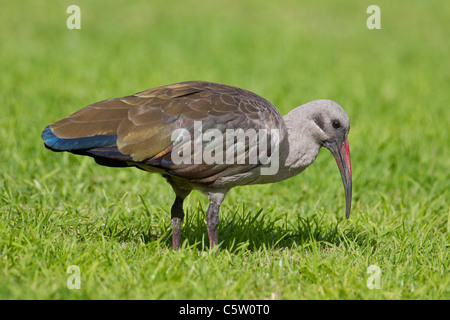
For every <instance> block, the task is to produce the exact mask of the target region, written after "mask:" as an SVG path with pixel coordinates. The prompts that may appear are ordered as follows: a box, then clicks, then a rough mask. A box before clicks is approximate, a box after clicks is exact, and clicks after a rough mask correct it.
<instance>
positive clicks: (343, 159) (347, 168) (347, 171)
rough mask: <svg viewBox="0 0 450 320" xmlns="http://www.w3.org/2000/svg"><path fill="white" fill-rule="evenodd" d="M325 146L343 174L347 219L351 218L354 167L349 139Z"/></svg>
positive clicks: (331, 142) (344, 138)
mask: <svg viewBox="0 0 450 320" xmlns="http://www.w3.org/2000/svg"><path fill="white" fill-rule="evenodd" d="M324 146H325V147H326V148H327V149H328V150H330V152H331V154H332V155H333V156H334V158H335V159H336V163H337V165H338V167H339V172H340V173H341V177H342V182H343V183H344V188H345V217H346V218H347V219H348V218H349V217H350V210H351V207H352V165H351V162H350V148H349V147H348V141H347V137H346V136H343V137H342V138H341V139H339V138H337V139H330V140H328V141H326V142H325V144H324Z"/></svg>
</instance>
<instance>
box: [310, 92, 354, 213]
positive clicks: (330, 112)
mask: <svg viewBox="0 0 450 320" xmlns="http://www.w3.org/2000/svg"><path fill="white" fill-rule="evenodd" d="M306 105H308V108H307V109H308V112H307V113H308V117H309V120H310V122H311V123H312V127H313V128H312V132H311V133H312V135H313V138H314V139H315V140H316V143H317V144H319V145H320V146H322V147H325V148H327V149H328V150H330V152H331V154H332V155H333V156H334V158H335V159H336V163H337V165H338V167H339V171H340V173H341V177H342V181H343V183H344V188H345V198H346V212H345V216H346V217H347V218H348V217H349V216H350V209H351V202H352V169H351V162H350V149H349V146H348V141H347V135H348V132H349V131H350V120H349V118H348V116H347V113H345V111H344V109H342V107H341V106H340V105H338V104H337V103H336V102H334V101H331V100H315V101H311V102H309V103H307V104H306Z"/></svg>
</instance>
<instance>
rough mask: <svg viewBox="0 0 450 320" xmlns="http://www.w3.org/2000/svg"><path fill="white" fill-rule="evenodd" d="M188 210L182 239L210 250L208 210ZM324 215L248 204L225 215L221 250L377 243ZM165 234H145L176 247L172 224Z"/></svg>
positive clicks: (185, 243) (220, 229)
mask: <svg viewBox="0 0 450 320" xmlns="http://www.w3.org/2000/svg"><path fill="white" fill-rule="evenodd" d="M199 211H200V212H190V213H189V212H188V213H187V214H186V216H185V219H184V221H183V224H182V226H181V232H182V241H183V242H184V245H185V246H190V247H196V248H198V249H200V250H209V241H208V236H207V230H206V221H205V213H204V212H202V211H203V210H202V209H200V210H199ZM323 217H324V215H321V216H320V215H319V216H312V217H307V218H303V217H300V216H297V217H295V219H292V217H291V218H290V219H288V217H287V214H285V213H284V214H283V213H280V214H275V212H265V211H264V209H259V210H258V211H257V212H252V211H249V210H246V209H245V207H244V206H242V207H241V208H239V209H237V210H235V211H234V212H233V213H230V214H227V215H224V216H223V217H222V218H221V221H220V224H219V228H218V233H219V241H220V246H221V249H223V250H227V251H229V252H233V251H236V250H242V249H243V248H245V249H246V250H250V251H254V250H259V249H261V248H290V247H293V246H302V245H306V244H309V243H317V244H319V245H323V246H324V247H325V246H330V245H331V246H339V245H341V244H342V243H345V242H352V243H356V244H357V245H360V246H365V245H367V244H369V245H374V244H373V243H371V242H373V241H372V240H370V239H369V238H368V237H367V236H366V235H365V233H364V232H361V231H360V230H357V229H355V228H354V227H353V228H352V227H350V228H349V227H341V226H340V223H341V222H340V221H334V222H330V221H324V220H325V219H323ZM166 230H167V232H166V233H165V234H163V235H161V234H160V235H157V234H156V233H155V232H152V230H148V231H145V232H142V233H141V236H142V239H143V240H144V242H146V243H151V242H154V241H157V242H159V243H161V244H162V245H164V246H167V247H172V233H171V230H170V226H168V227H167V229H166Z"/></svg>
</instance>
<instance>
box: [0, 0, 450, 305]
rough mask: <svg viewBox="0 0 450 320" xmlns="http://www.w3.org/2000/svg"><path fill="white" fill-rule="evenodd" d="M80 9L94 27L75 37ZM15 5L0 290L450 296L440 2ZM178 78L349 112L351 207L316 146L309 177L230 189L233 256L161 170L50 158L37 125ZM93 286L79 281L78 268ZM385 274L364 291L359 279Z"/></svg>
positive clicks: (54, 294) (9, 13)
mask: <svg viewBox="0 0 450 320" xmlns="http://www.w3.org/2000/svg"><path fill="white" fill-rule="evenodd" d="M74 2H75V3H76V4H78V5H79V6H80V7H81V10H82V29H81V30H68V29H67V28H66V19H67V17H68V14H66V8H67V6H68V5H70V4H74ZM370 4H374V3H372V2H368V1H347V2H345V4H342V3H340V2H339V3H338V2H336V1H323V2H320V3H316V2H314V3H313V2H312V1H311V2H301V1H293V0H292V1H270V2H269V1H256V0H251V1H225V2H223V1H222V2H220V4H219V3H216V2H205V1H191V0H189V1H133V2H132V3H131V2H129V1H114V2H112V1H95V3H94V2H92V1H58V2H53V1H46V2H42V3H41V2H38V1H20V3H19V2H14V1H9V2H6V3H2V7H1V11H0V21H1V28H0V40H1V44H2V45H1V50H0V70H2V72H1V73H0V96H1V97H2V107H1V110H2V112H1V117H0V139H1V142H2V145H1V147H0V161H1V167H0V182H1V186H2V187H1V197H0V298H1V299H449V298H450V275H449V262H450V261H449V260H450V259H449V239H450V236H449V234H450V211H449V202H448V199H449V194H448V189H449V181H450V176H449V172H450V170H449V169H450V160H449V159H450V154H449V144H450V136H449V130H448V125H449V120H450V111H449V110H450V108H449V104H448V88H449V87H450V76H449V75H450V61H449V59H448V53H449V52H450V51H449V50H450V42H449V41H448V32H447V30H448V28H446V26H447V25H448V12H449V10H450V5H449V4H448V3H447V2H442V1H433V0H432V1H426V2H424V1H396V2H395V3H393V2H392V1H384V0H380V1H378V2H377V3H376V4H378V5H379V6H380V8H381V19H382V22H381V23H382V29H381V30H368V29H367V28H366V19H367V17H368V15H367V14H366V8H367V7H368V6H369V5H370ZM184 80H209V81H214V82H220V83H226V84H230V85H235V86H239V87H243V88H246V89H248V90H251V91H254V92H256V93H258V94H260V95H262V96H264V97H265V98H267V99H269V100H270V101H272V102H273V103H274V104H275V105H276V106H277V107H278V108H279V109H280V110H281V111H282V113H283V114H285V113H287V112H288V111H289V110H291V109H292V108H294V107H295V106H298V105H300V104H303V103H305V102H307V101H310V100H314V99H319V98H329V99H333V100H335V101H337V102H338V103H340V104H341V105H342V106H343V107H344V108H345V109H346V111H347V113H348V114H349V117H350V119H351V122H352V129H351V131H350V136H349V142H350V148H351V154H352V165H353V181H354V191H353V193H354V196H353V210H352V214H351V217H350V219H349V220H346V219H345V217H344V206H345V200H344V190H343V187H342V182H341V179H340V176H339V171H338V168H337V167H336V164H335V162H334V159H333V157H332V156H331V155H330V154H329V152H327V151H326V150H322V151H321V153H320V154H319V157H318V159H317V161H316V162H315V163H314V164H313V165H312V166H311V167H310V168H309V169H308V170H306V171H305V172H304V173H302V175H300V176H298V177H295V178H293V179H290V180H287V181H284V182H281V183H278V184H273V185H261V186H252V187H241V188H236V189H233V190H232V191H231V192H230V193H229V194H228V195H227V198H226V200H225V202H224V204H223V205H222V208H221V213H220V214H221V224H220V226H219V237H220V240H221V241H223V244H222V247H223V250H222V251H220V252H219V253H218V254H217V255H214V252H211V251H210V250H209V248H208V244H207V243H208V241H207V240H208V238H207V236H206V226H205V211H206V208H207V199H206V197H205V196H203V195H201V194H200V193H197V192H194V193H193V194H192V195H191V196H190V197H189V198H188V200H187V201H186V202H185V210H186V212H187V217H186V219H185V221H184V223H183V225H182V232H183V239H185V242H184V245H183V248H182V250H180V251H178V252H173V251H172V249H171V233H170V214H169V209H170V206H171V204H172V201H173V194H172V191H171V189H170V187H169V186H168V185H166V184H165V182H164V180H163V179H162V178H161V177H159V176H156V175H149V174H146V173H145V172H141V171H139V170H133V169H114V168H106V167H100V166H98V165H96V164H95V163H94V161H92V160H91V159H87V158H83V157H78V156H74V155H69V154H63V153H61V154H56V153H52V152H50V151H48V150H46V149H45V148H44V146H43V143H42V141H41V139H40V133H41V131H42V129H43V128H44V127H45V126H46V125H48V124H49V123H51V122H54V121H56V120H58V119H60V118H62V117H64V116H66V115H68V114H70V113H72V112H74V111H76V110H78V109H79V108H81V107H84V106H86V105H88V104H89V103H92V102H96V101H99V100H103V99H106V98H112V97H118V96H123V95H127V94H132V93H135V92H138V91H142V90H145V89H148V88H152V87H156V86H159V85H164V84H169V83H174V82H178V81H184ZM71 265H76V266H79V268H80V272H81V289H80V290H75V289H74V290H69V289H68V288H67V285H66V281H67V279H68V277H69V276H70V274H68V273H66V270H67V268H68V267H69V266H71ZM370 265H377V266H378V267H379V268H380V270H381V277H380V279H381V289H373V290H370V289H368V287H367V281H368V279H369V276H370V274H368V273H367V268H368V267H369V266H370Z"/></svg>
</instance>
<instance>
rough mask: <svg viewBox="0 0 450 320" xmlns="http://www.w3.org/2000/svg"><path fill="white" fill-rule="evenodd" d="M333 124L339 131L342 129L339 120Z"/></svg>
mask: <svg viewBox="0 0 450 320" xmlns="http://www.w3.org/2000/svg"><path fill="white" fill-rule="evenodd" d="M331 124H332V125H333V128H335V129H338V128H340V127H341V123H340V122H339V120H333V121H332V122H331Z"/></svg>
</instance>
